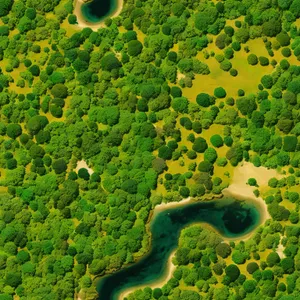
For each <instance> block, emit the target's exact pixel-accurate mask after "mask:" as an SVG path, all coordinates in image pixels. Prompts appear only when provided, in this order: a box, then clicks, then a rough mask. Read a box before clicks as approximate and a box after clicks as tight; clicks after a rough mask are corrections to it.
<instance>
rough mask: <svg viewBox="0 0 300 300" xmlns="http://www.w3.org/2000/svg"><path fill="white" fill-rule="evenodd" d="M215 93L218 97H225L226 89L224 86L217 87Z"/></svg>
mask: <svg viewBox="0 0 300 300" xmlns="http://www.w3.org/2000/svg"><path fill="white" fill-rule="evenodd" d="M214 95H215V97H217V98H225V97H226V91H225V90H224V88H222V87H217V88H216V89H215V90H214Z"/></svg>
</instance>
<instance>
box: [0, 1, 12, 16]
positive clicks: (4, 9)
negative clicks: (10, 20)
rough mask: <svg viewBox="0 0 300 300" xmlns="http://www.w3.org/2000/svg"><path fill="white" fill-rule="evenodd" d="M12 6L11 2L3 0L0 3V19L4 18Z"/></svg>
mask: <svg viewBox="0 0 300 300" xmlns="http://www.w3.org/2000/svg"><path fill="white" fill-rule="evenodd" d="M12 5H13V0H3V1H1V2H0V17H3V16H6V15H7V14H8V12H9V11H10V9H11V7H12Z"/></svg>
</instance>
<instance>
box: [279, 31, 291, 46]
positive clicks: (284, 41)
mask: <svg viewBox="0 0 300 300" xmlns="http://www.w3.org/2000/svg"><path fill="white" fill-rule="evenodd" d="M276 40H277V41H278V42H279V44H280V46H282V47H285V46H288V45H289V44H290V37H289V35H288V34H287V33H285V32H280V33H279V34H277V36H276Z"/></svg>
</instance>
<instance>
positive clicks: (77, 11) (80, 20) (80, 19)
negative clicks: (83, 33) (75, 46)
mask: <svg viewBox="0 0 300 300" xmlns="http://www.w3.org/2000/svg"><path fill="white" fill-rule="evenodd" d="M83 4H85V2H84V1H83V0H75V4H74V11H73V14H74V15H76V17H77V26H78V27H80V28H86V27H89V28H91V29H92V30H94V31H97V30H98V29H99V28H101V27H105V24H104V20H102V21H100V22H97V23H93V22H89V21H87V20H85V18H84V16H83V15H82V13H81V6H82V5H83ZM122 9H123V0H118V4H117V8H116V10H115V11H114V12H112V14H111V15H109V16H107V18H108V17H109V18H115V17H117V16H118V15H119V14H120V13H121V11H122Z"/></svg>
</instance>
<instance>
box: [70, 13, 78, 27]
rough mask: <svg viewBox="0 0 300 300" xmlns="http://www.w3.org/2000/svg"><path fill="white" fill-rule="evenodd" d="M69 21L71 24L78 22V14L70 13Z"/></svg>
mask: <svg viewBox="0 0 300 300" xmlns="http://www.w3.org/2000/svg"><path fill="white" fill-rule="evenodd" d="M68 22H69V24H71V25H73V24H76V23H77V17H76V15H73V14H71V15H69V17H68Z"/></svg>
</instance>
